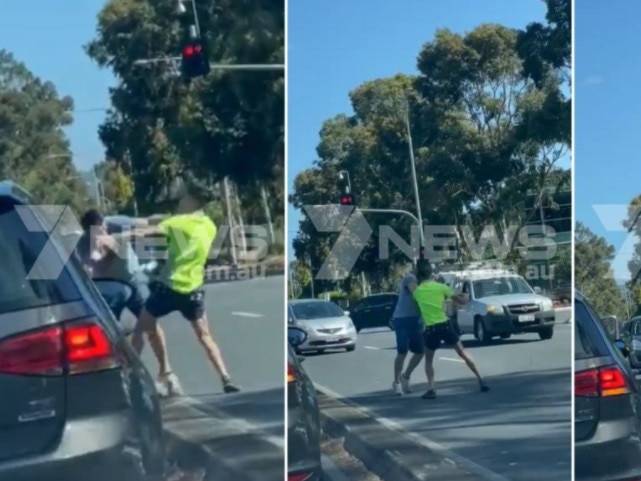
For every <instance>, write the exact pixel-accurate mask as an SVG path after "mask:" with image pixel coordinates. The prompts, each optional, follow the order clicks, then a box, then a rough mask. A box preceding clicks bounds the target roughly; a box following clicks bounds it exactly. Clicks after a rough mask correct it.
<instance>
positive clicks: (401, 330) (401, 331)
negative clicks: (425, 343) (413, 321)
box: [392, 318, 409, 395]
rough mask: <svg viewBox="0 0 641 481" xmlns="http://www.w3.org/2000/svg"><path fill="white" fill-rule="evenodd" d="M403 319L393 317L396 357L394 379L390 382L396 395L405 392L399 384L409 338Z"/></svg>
mask: <svg viewBox="0 0 641 481" xmlns="http://www.w3.org/2000/svg"><path fill="white" fill-rule="evenodd" d="M403 320H404V319H402V318H398V319H394V320H393V321H392V322H393V323H394V335H395V336H396V358H395V359H394V381H393V382H392V389H393V390H394V392H395V393H396V394H398V395H403V394H405V391H404V389H403V386H402V385H401V373H402V372H403V366H404V365H405V358H406V357H407V352H408V351H409V338H408V336H407V329H406V326H405V323H404V322H403Z"/></svg>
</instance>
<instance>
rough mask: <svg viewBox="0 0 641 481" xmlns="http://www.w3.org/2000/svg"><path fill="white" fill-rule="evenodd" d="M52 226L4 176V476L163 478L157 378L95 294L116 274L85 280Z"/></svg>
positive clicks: (0, 368) (0, 443) (0, 373)
mask: <svg viewBox="0 0 641 481" xmlns="http://www.w3.org/2000/svg"><path fill="white" fill-rule="evenodd" d="M50 225H51V224H50V223H49V222H48V221H47V220H46V219H45V216H44V215H42V211H40V210H39V209H37V208H35V207H34V206H31V205H30V199H29V196H28V194H27V193H26V192H24V191H23V190H22V189H20V188H19V187H18V186H16V185H15V184H13V183H10V182H1V183H0V252H1V253H2V258H3V260H2V263H0V393H1V400H0V479H1V480H5V479H7V480H11V481H19V480H30V481H39V480H47V481H53V480H56V481H57V480H61V481H71V480H75V479H78V480H83V481H84V480H98V479H111V480H113V479H122V480H125V479H126V480H127V481H129V480H136V479H149V477H148V476H150V477H151V476H158V475H162V473H163V471H164V469H165V447H164V441H163V429H162V420H161V419H162V418H161V411H160V404H159V399H158V396H157V394H156V388H155V383H154V380H153V379H152V378H151V376H150V375H149V373H148V372H147V370H146V369H145V367H144V365H143V364H142V361H141V360H140V358H139V357H138V356H137V355H136V354H135V353H134V352H133V350H132V349H131V347H130V344H129V343H128V342H127V340H126V337H125V334H126V333H125V332H123V330H122V328H121V327H120V326H119V324H118V322H117V320H116V319H115V318H114V316H113V313H112V312H111V311H110V309H109V306H108V305H107V303H106V302H105V298H104V297H103V296H102V295H101V292H100V289H101V286H103V287H108V289H111V290H113V286H114V282H117V281H107V280H105V281H103V282H100V281H96V282H95V283H94V282H93V281H91V280H90V279H89V278H88V277H87V276H86V274H85V273H84V271H83V269H82V268H81V267H80V266H79V265H78V264H77V262H76V260H75V258H74V257H73V256H70V255H69V251H68V250H65V249H63V248H62V247H61V243H59V242H58V241H57V238H56V229H54V230H53V231H52V233H51V234H48V233H47V232H49V231H50V229H49V228H48V226H50ZM105 295H108V293H105ZM135 460H138V461H139V462H132V461H135ZM140 467H142V469H140Z"/></svg>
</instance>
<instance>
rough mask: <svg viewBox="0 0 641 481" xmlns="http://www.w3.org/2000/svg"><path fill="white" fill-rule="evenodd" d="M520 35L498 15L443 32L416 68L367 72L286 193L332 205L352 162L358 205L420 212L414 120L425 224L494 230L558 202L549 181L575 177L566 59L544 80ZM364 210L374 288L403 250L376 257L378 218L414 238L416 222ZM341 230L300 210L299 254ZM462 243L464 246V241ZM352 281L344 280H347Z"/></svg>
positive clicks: (318, 249) (365, 266)
mask: <svg viewBox="0 0 641 481" xmlns="http://www.w3.org/2000/svg"><path fill="white" fill-rule="evenodd" d="M553 27H554V26H553V25H552V24H551V25H549V26H545V28H553ZM525 33H526V32H516V31H514V30H513V29H509V28H507V27H504V26H502V25H495V24H484V25H480V26H478V27H477V28H475V29H474V30H472V31H471V32H468V33H466V34H464V35H461V34H457V33H454V32H451V31H449V30H446V29H443V30H439V31H437V32H436V35H435V37H434V39H433V40H432V41H430V42H428V43H426V44H425V45H424V46H423V48H422V49H421V51H420V52H419V54H418V59H417V66H418V70H419V74H418V75H417V76H409V75H402V74H398V75H396V76H394V77H390V78H384V79H377V80H373V81H368V82H365V83H364V84H362V85H360V86H359V87H357V88H356V89H355V90H353V91H352V92H350V94H349V96H350V100H351V104H352V108H353V114H351V115H346V114H340V115H337V116H336V117H334V118H332V119H329V120H327V121H326V122H325V123H324V124H323V126H322V127H321V130H320V140H319V144H318V147H317V155H318V158H317V159H316V160H315V161H314V164H313V167H312V168H310V169H307V170H305V171H303V172H301V173H299V174H298V175H297V176H296V178H295V179H294V190H293V192H292V193H291V195H290V199H289V200H290V202H291V203H292V204H293V205H294V206H295V207H296V208H299V209H300V208H303V206H306V205H317V204H336V203H337V199H338V196H339V191H338V187H339V185H338V181H337V179H338V172H339V171H341V170H347V171H349V173H350V177H351V181H352V187H353V190H354V194H355V196H356V199H357V203H358V206H359V207H362V208H378V209H402V210H407V211H410V212H414V211H415V201H414V195H413V191H412V184H411V181H412V176H411V171H410V161H409V151H408V134H407V128H406V119H409V124H410V126H411V136H412V140H413V147H414V156H415V161H416V171H417V180H418V187H419V197H420V202H421V210H422V213H423V217H424V220H425V221H426V222H427V223H428V224H432V225H455V226H457V227H458V228H459V230H460V228H461V227H462V226H471V227H472V229H473V231H474V232H475V234H476V235H479V234H480V232H481V231H482V229H483V227H485V226H487V225H488V224H492V225H494V226H496V228H497V229H498V231H499V232H506V231H507V229H508V226H513V225H516V226H522V225H525V224H526V223H527V222H528V221H529V220H531V219H529V218H528V216H529V214H528V213H529V212H533V211H534V210H535V209H532V204H534V206H535V207H538V206H539V205H543V206H544V207H547V206H548V205H549V204H550V203H552V202H553V200H552V199H553V194H554V191H553V192H552V193H551V194H550V185H554V186H555V187H556V188H558V189H561V188H563V187H565V182H562V181H561V179H565V180H567V179H569V178H570V174H569V172H568V171H567V170H565V169H561V168H560V167H559V166H558V162H559V160H560V159H562V158H563V157H564V156H565V155H566V153H567V152H568V150H569V148H570V136H569V135H568V133H569V132H570V131H571V123H570V116H569V115H566V114H567V112H566V111H565V110H564V108H561V107H560V104H563V105H566V104H567V103H568V102H569V99H567V98H566V97H565V95H564V92H565V91H566V90H567V89H566V87H567V84H566V83H564V82H565V79H564V77H563V76H562V75H561V74H560V69H562V68H564V67H558V68H557V67H554V66H551V67H550V68H549V69H548V71H547V72H548V74H547V75H546V79H545V82H541V83H539V82H537V81H536V80H535V79H533V78H532V75H531V74H530V73H529V72H528V71H527V70H526V69H525V68H524V58H523V57H522V56H521V55H520V53H521V52H520V50H519V45H520V42H522V40H521V37H523V35H525ZM567 35H568V42H569V32H568V34H567ZM548 40H549V41H550V42H551V41H552V36H550V38H549V39H548ZM554 41H557V36H554ZM554 65H556V64H554ZM553 67H554V68H553ZM532 199H534V201H532ZM526 203H529V205H528V207H529V210H526ZM367 218H368V221H369V222H370V225H371V226H372V229H373V231H374V234H373V235H372V238H371V241H370V243H369V245H368V247H367V248H366V249H365V251H364V252H363V253H362V254H361V256H360V257H359V259H358V261H357V263H356V266H355V268H354V270H353V271H352V274H359V273H360V272H365V273H367V275H368V280H369V281H370V283H371V284H372V287H373V288H379V289H384V288H385V287H386V286H388V285H389V283H390V277H392V276H393V272H394V270H395V268H396V266H398V265H399V264H404V263H406V262H407V258H406V257H405V256H404V255H401V253H400V252H391V254H390V258H389V259H380V258H379V254H378V252H379V241H380V239H379V237H378V232H379V227H380V226H381V225H389V226H390V227H391V228H392V229H394V230H395V231H396V232H397V233H398V234H399V235H401V236H402V237H403V238H404V239H407V240H409V239H410V229H411V224H410V222H409V221H408V220H407V219H401V218H399V217H394V216H391V215H370V214H368V215H367ZM336 237H337V234H323V233H319V232H316V230H315V229H314V227H313V226H312V225H311V223H310V222H309V220H308V219H304V220H303V221H302V222H301V224H300V227H299V234H298V236H297V237H296V239H294V242H293V247H294V251H295V254H296V256H297V258H306V259H309V260H311V264H312V265H314V266H317V267H318V266H320V265H321V264H322V263H323V261H324V260H325V258H326V257H327V255H328V253H329V251H330V249H331V246H332V245H333V243H334V241H335V240H336ZM515 242H516V239H515ZM461 247H462V249H463V252H464V254H465V253H468V254H469V246H466V245H465V242H463V245H462V246H461ZM513 247H516V245H513ZM562 272H563V273H564V275H566V276H568V275H569V273H568V272H567V269H566V270H562ZM566 281H567V282H568V283H569V277H568V278H567V279H566ZM353 283H354V281H353V279H352V278H350V279H348V280H347V281H346V282H345V283H344V284H345V288H346V289H347V290H349V289H351V284H353ZM320 284H321V287H329V285H328V286H325V284H324V283H320ZM318 290H321V289H320V287H319V289H318Z"/></svg>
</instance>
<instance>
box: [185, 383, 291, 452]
mask: <svg viewBox="0 0 641 481" xmlns="http://www.w3.org/2000/svg"><path fill="white" fill-rule="evenodd" d="M174 403H175V404H179V405H183V406H186V407H188V408H191V409H196V410H198V413H199V414H201V415H202V414H208V413H211V414H213V415H215V416H216V417H217V418H218V419H221V420H225V424H227V425H228V426H230V427H231V428H232V429H234V430H236V431H238V432H239V433H240V434H249V435H252V434H253V435H256V436H257V437H259V438H260V439H263V440H265V441H267V442H268V443H270V444H273V445H274V446H276V447H277V448H279V449H285V435H284V434H283V436H274V435H273V434H268V433H266V432H265V431H264V430H262V429H260V428H258V426H256V425H255V424H252V423H250V422H248V421H245V420H244V419H240V418H233V417H231V416H230V415H229V414H228V413H226V412H225V411H224V410H222V409H219V408H216V407H213V406H212V405H211V404H206V403H204V402H202V401H199V400H198V399H195V398H192V397H189V396H185V397H182V398H177V399H176V401H174ZM195 406H202V409H197V408H196V407H195ZM205 422H206V421H205ZM283 430H284V428H283Z"/></svg>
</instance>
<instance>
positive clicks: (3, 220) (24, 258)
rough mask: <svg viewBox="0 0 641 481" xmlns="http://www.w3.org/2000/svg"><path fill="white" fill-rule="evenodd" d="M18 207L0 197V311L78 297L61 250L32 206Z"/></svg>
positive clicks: (34, 306) (33, 306) (0, 312)
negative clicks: (51, 239) (44, 227)
mask: <svg viewBox="0 0 641 481" xmlns="http://www.w3.org/2000/svg"><path fill="white" fill-rule="evenodd" d="M18 208H20V213H18V210H17V208H16V205H15V204H14V203H13V202H12V201H10V200H9V199H6V198H5V199H0V314H3V313H7V312H13V311H19V310H24V309H32V308H37V307H43V306H47V305H51V304H61V303H64V302H70V301H75V300H78V299H79V298H80V293H79V292H78V289H77V288H76V286H75V284H74V283H73V280H72V279H71V277H70V275H69V273H68V271H67V268H66V267H65V261H66V258H65V255H64V254H63V252H64V251H63V250H61V247H60V246H57V245H56V244H54V243H53V241H52V242H50V241H49V239H50V235H49V234H48V233H47V232H44V231H43V227H42V226H43V225H45V224H43V223H41V222H40V220H41V219H40V218H39V217H38V216H37V214H36V213H35V212H36V211H35V209H34V208H30V207H26V206H18ZM38 229H40V230H38ZM54 230H55V229H54ZM51 238H53V235H52V236H51Z"/></svg>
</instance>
